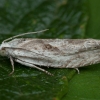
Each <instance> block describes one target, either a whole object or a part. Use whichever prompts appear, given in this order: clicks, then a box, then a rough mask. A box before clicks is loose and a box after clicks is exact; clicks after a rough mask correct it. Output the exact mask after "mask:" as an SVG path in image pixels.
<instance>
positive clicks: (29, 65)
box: [15, 59, 53, 76]
mask: <svg viewBox="0 0 100 100" xmlns="http://www.w3.org/2000/svg"><path fill="white" fill-rule="evenodd" d="M15 61H16V62H18V63H20V64H22V65H26V66H28V67H31V68H36V69H38V70H41V71H43V72H45V73H46V74H48V75H52V76H53V74H51V73H50V72H48V71H46V70H44V69H42V68H40V67H37V66H35V65H34V64H32V63H28V62H25V61H22V60H19V59H15Z"/></svg>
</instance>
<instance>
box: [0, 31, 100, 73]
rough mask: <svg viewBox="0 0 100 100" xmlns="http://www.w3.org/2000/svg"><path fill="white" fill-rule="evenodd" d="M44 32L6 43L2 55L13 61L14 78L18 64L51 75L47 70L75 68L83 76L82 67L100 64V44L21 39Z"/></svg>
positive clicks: (97, 42) (3, 44) (95, 42)
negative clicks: (45, 68) (15, 65)
mask: <svg viewBox="0 0 100 100" xmlns="http://www.w3.org/2000/svg"><path fill="white" fill-rule="evenodd" d="M44 31H46V30H42V31H38V32H30V33H25V34H20V35H16V36H13V37H11V38H8V39H6V40H4V41H3V42H2V44H1V46H0V55H2V56H7V57H8V58H10V61H11V65H12V72H11V73H10V74H13V72H14V61H15V62H18V63H20V64H22V65H25V66H28V67H31V68H36V69H38V70H41V71H43V72H45V73H47V74H49V75H52V74H51V73H50V72H48V71H46V70H44V69H43V67H53V68H74V69H76V70H77V71H78V73H79V70H78V68H79V67H83V66H87V65H91V64H96V63H99V62H100V40H96V39H33V38H18V37H19V36H23V35H26V34H32V33H40V32H44Z"/></svg>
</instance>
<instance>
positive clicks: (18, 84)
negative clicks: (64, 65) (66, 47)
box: [0, 0, 100, 100]
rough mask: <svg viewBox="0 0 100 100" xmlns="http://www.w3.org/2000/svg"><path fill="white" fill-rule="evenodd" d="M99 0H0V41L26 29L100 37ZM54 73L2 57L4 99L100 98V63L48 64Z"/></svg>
mask: <svg viewBox="0 0 100 100" xmlns="http://www.w3.org/2000/svg"><path fill="white" fill-rule="evenodd" d="M99 9H100V0H0V42H2V41H3V40H4V39H6V38H9V37H11V36H14V35H17V34H21V33H24V32H31V31H39V30H43V29H49V31H47V32H45V33H43V34H34V35H33V34H32V35H28V36H25V37H33V38H48V39H49V38H54V39H55V38H61V39H63V38H69V39H70V38H82V39H83V38H95V39H99V38H100V31H99V29H100V28H99V27H100V11H99ZM45 69H46V70H48V71H49V72H51V73H53V74H54V76H49V75H47V74H45V73H43V72H41V71H38V70H36V69H31V68H28V67H26V66H22V65H21V64H18V63H15V72H14V74H13V75H12V76H9V75H8V74H9V73H10V72H11V64H10V61H9V59H7V58H4V57H0V99H1V100H20V99H24V100H100V64H96V65H91V66H88V67H83V68H80V74H77V72H76V71H75V70H74V69H66V70H65V69H54V68H45Z"/></svg>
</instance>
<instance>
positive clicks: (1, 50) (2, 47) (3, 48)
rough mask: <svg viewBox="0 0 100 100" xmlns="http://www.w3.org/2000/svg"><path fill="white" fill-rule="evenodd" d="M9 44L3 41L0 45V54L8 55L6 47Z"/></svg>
mask: <svg viewBox="0 0 100 100" xmlns="http://www.w3.org/2000/svg"><path fill="white" fill-rule="evenodd" d="M8 46H9V45H8V44H7V43H2V44H1V45H0V55H1V56H7V52H6V47H8Z"/></svg>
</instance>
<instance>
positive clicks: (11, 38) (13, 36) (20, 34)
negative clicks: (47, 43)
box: [3, 29, 49, 43]
mask: <svg viewBox="0 0 100 100" xmlns="http://www.w3.org/2000/svg"><path fill="white" fill-rule="evenodd" d="M47 30H49V29H45V30H41V31H37V32H28V33H23V34H19V35H15V36H12V37H10V38H8V39H5V40H4V41H3V43H4V42H7V41H9V40H12V39H14V38H16V37H20V36H24V35H28V34H35V33H41V32H45V31H47Z"/></svg>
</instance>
